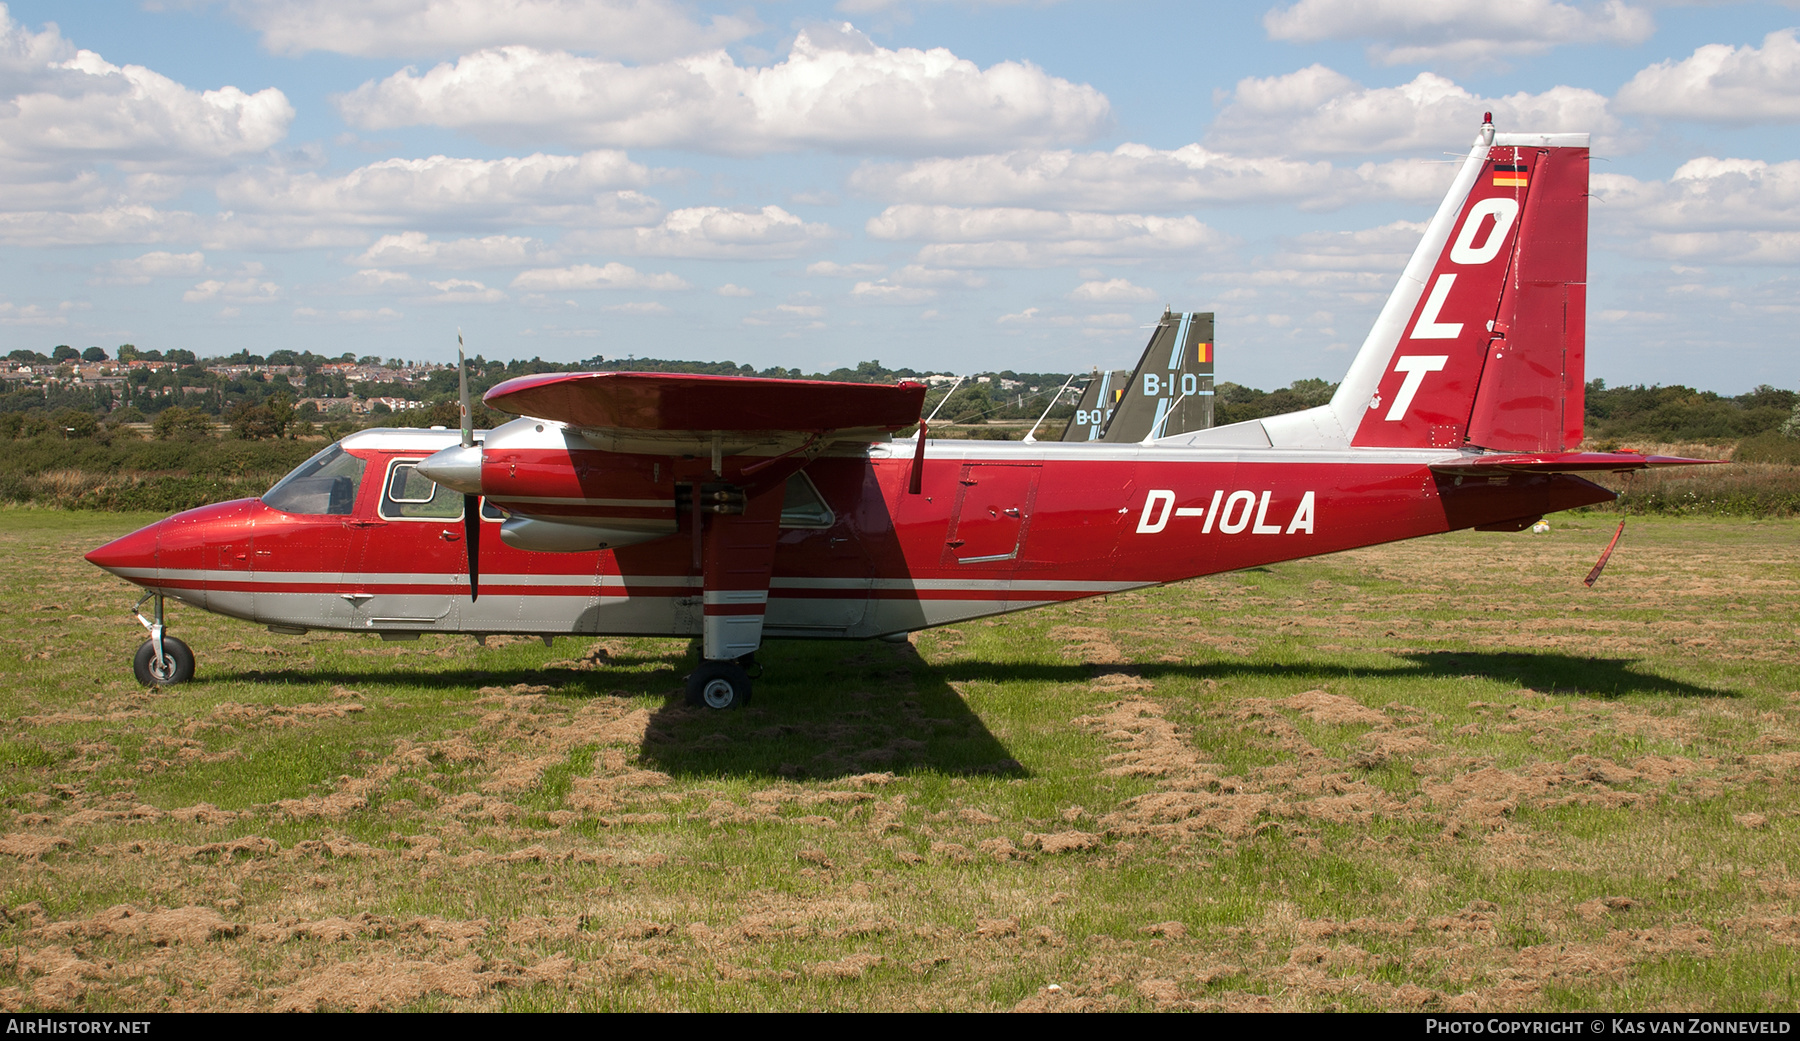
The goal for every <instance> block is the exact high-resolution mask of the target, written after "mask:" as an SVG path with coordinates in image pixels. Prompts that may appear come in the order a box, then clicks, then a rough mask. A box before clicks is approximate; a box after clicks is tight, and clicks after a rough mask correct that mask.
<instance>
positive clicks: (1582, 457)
mask: <svg viewBox="0 0 1800 1041" xmlns="http://www.w3.org/2000/svg"><path fill="white" fill-rule="evenodd" d="M1722 462H1724V460H1723V459H1683V458H1681V457H1680V456H1673V455H1640V454H1638V453H1636V452H1531V453H1525V454H1508V455H1478V456H1472V457H1466V458H1463V459H1454V460H1450V461H1448V462H1443V463H1432V464H1431V468H1432V469H1433V470H1435V471H1437V472H1438V473H1447V474H1467V475H1478V474H1496V475H1497V474H1502V473H1537V474H1567V473H1622V472H1624V471H1626V470H1649V469H1654V468H1660V467H1664V466H1704V465H1710V464H1713V463H1722Z"/></svg>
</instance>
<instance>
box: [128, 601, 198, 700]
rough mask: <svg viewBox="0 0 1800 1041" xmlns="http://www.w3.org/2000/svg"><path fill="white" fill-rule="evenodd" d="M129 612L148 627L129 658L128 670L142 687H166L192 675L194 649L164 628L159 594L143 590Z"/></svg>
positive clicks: (192, 676) (161, 602)
mask: <svg viewBox="0 0 1800 1041" xmlns="http://www.w3.org/2000/svg"><path fill="white" fill-rule="evenodd" d="M146 602H149V603H151V604H152V606H151V609H150V617H149V618H145V617H144V604H145V603H146ZM132 613H133V614H136V615H137V620H138V621H139V622H140V623H142V625H143V626H144V628H145V629H148V630H150V638H149V639H148V640H145V641H144V642H143V643H142V644H141V645H140V646H139V647H138V649H137V655H136V657H134V658H133V659H132V662H131V671H132V673H133V674H135V675H136V676H137V681H138V682H139V683H142V684H143V685H144V686H146V687H167V686H170V685H172V684H176V683H186V682H187V681H188V680H191V679H193V678H194V652H193V651H191V650H189V649H188V645H187V644H185V643H182V642H181V641H180V640H177V639H176V638H175V637H173V636H170V635H169V634H168V632H167V631H166V630H165V628H164V626H163V598H162V594H161V593H145V594H144V598H143V599H142V600H139V601H138V602H137V606H136V607H134V608H132Z"/></svg>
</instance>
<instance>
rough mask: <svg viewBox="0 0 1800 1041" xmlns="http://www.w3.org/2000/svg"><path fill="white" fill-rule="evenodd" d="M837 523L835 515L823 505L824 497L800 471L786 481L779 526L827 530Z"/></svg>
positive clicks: (803, 472) (810, 479)
mask: <svg viewBox="0 0 1800 1041" xmlns="http://www.w3.org/2000/svg"><path fill="white" fill-rule="evenodd" d="M836 523H837V515H836V514H834V513H832V512H831V507H829V506H827V505H825V497H824V496H822V495H820V494H819V489H818V488H817V487H815V486H814V485H813V483H812V478H810V477H808V476H806V473H805V471H800V472H798V473H796V474H794V475H793V476H792V477H789V478H788V479H787V487H786V488H785V489H783V490H782V496H781V526H782V527H784V528H829V527H831V526H832V525H833V524H836Z"/></svg>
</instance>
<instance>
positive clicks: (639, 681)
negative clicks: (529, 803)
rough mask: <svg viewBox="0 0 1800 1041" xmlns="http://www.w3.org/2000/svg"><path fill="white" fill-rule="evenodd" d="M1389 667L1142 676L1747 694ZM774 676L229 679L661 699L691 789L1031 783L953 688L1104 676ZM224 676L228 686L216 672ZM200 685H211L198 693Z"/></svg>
mask: <svg viewBox="0 0 1800 1041" xmlns="http://www.w3.org/2000/svg"><path fill="white" fill-rule="evenodd" d="M1399 657H1400V658H1401V659H1403V660H1402V661H1401V662H1397V663H1394V664H1391V665H1375V666H1352V665H1340V664H1333V663H1325V662H1315V663H1298V664H1290V665H1277V664H1271V663H1264V662H1248V661H1246V662H1236V661H1216V662H1206V663H1200V664H1173V663H1162V662H1158V663H1147V664H1143V665H1139V666H1135V667H1134V671H1136V672H1137V674H1139V675H1141V676H1143V677H1144V678H1145V679H1147V680H1150V681H1152V682H1156V681H1169V682H1176V683H1178V682H1180V681H1182V680H1187V681H1191V682H1196V683H1198V682H1201V681H1204V680H1213V681H1216V682H1227V681H1230V680H1232V679H1290V680H1292V682H1293V684H1294V686H1295V690H1296V691H1298V690H1300V689H1301V688H1303V687H1306V686H1314V685H1317V684H1319V683H1321V682H1330V681H1349V682H1354V681H1356V680H1380V679H1423V680H1445V681H1456V680H1464V679H1466V678H1467V677H1480V678H1484V679H1493V680H1500V681H1502V682H1505V683H1509V684H1512V685H1514V686H1518V687H1530V688H1532V689H1534V690H1538V691H1542V692H1545V693H1554V694H1579V695H1582V696H1586V697H1593V698H1616V697H1621V696H1625V695H1629V694H1659V695H1672V696H1676V697H1706V698H1717V697H1737V696H1739V695H1738V694H1736V693H1734V692H1731V691H1722V690H1714V689H1710V688H1706V687H1700V686H1696V685H1694V684H1690V683H1684V682H1682V681H1680V680H1672V679H1668V678H1665V677H1662V676H1657V675H1653V674H1650V673H1645V672H1639V671H1635V670H1634V668H1633V666H1634V665H1635V664H1636V662H1635V661H1634V660H1632V659H1628V658H1588V657H1582V656H1579V655H1568V654H1553V653H1543V652H1479V653H1477V652H1469V651H1421V652H1412V653H1408V654H1404V655H1400V656H1399ZM763 660H764V662H765V664H766V666H767V670H768V671H767V673H766V675H765V678H764V679H762V680H760V681H759V682H758V683H757V685H756V693H755V697H754V699H753V700H752V702H751V704H750V706H749V707H748V708H746V709H744V710H743V711H737V712H711V711H706V710H701V709H692V708H689V707H688V706H687V705H686V703H685V699H684V697H683V694H682V692H681V690H680V689H679V685H680V682H681V676H682V675H683V673H684V672H685V671H686V670H687V668H688V667H689V666H690V665H691V664H692V656H691V654H684V653H681V652H671V653H667V654H660V655H658V654H650V655H620V656H616V657H614V658H612V659H610V660H608V661H606V662H604V663H602V664H600V665H599V667H595V668H572V667H568V666H549V667H540V668H536V669H522V670H516V671H505V672H501V671H490V670H483V669H470V668H457V669H450V670H445V671H421V672H416V673H414V672H408V671H406V670H404V669H401V668H394V669H317V670H299V669H282V670H268V671H248V672H244V673H239V674H237V675H236V676H234V677H231V678H233V679H237V680H248V681H257V680H266V681H274V682H281V683H321V682H323V683H333V684H342V685H344V686H348V687H351V688H355V687H356V686H357V685H359V684H393V683H400V684H404V685H407V686H416V687H425V688H431V689H437V690H441V691H444V692H446V693H454V692H458V691H461V692H472V691H474V690H476V689H479V688H481V687H487V686H504V687H510V686H513V685H515V684H520V683H523V684H528V685H532V686H537V685H543V686H548V687H551V688H553V689H555V690H556V691H557V692H558V693H560V694H563V695H565V696H570V697H578V698H603V697H617V698H634V699H635V698H660V699H662V702H661V704H660V705H659V706H658V707H656V708H655V709H653V710H652V713H651V720H650V725H649V726H648V727H647V729H646V731H645V735H644V740H643V743H642V745H641V746H640V749H639V753H640V756H641V759H642V761H643V763H644V765H645V766H648V767H651V768H654V769H658V770H662V771H664V772H665V773H669V774H673V775H676V776H686V777H726V776H729V777H768V778H787V779H813V780H830V779H833V778H842V777H849V776H855V775H857V774H863V773H877V772H893V773H897V774H907V773H915V772H929V773H940V774H949V775H961V776H978V775H987V776H996V775H997V776H1004V777H1026V776H1030V771H1029V770H1028V769H1027V768H1026V767H1025V766H1024V765H1022V764H1021V763H1020V762H1019V761H1018V760H1017V758H1015V757H1014V756H1013V754H1012V753H1011V752H1010V751H1009V750H1008V749H1007V747H1006V746H1005V744H1003V743H1002V742H1001V741H1000V739H999V738H998V737H996V736H995V735H994V734H993V732H992V731H990V730H989V729H988V727H987V725H986V723H984V722H983V721H982V719H981V718H980V717H979V716H978V715H977V714H976V713H975V712H974V711H972V710H971V709H970V708H969V707H968V704H967V703H966V702H965V701H964V700H963V698H962V696H961V695H960V694H958V693H957V690H956V688H955V686H954V685H955V684H959V683H968V682H989V683H1002V684H1003V683H1009V682H1015V683H1016V682H1026V683H1069V684H1085V683H1088V682H1091V681H1092V680H1093V678H1094V674H1095V670H1094V668H1093V667H1092V666H1089V665H1082V664H1077V663H1069V664H1041V663H998V662H993V663H990V662H981V661H974V660H962V661H952V662H947V663H943V664H940V665H931V664H928V663H926V662H925V661H923V660H922V659H920V658H919V656H918V654H917V652H916V651H914V650H913V648H912V647H910V646H908V645H904V644H901V645H893V644H883V643H866V644H848V645H847V644H823V643H771V644H769V645H768V646H766V647H765V648H764V654H763ZM214 677H215V678H219V677H218V676H217V674H216V673H215V674H214ZM203 682H204V681H203Z"/></svg>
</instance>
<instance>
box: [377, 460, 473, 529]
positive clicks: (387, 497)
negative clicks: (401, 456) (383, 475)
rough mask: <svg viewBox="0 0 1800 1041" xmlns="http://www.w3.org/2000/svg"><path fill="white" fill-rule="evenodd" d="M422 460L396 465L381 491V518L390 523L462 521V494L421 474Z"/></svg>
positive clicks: (392, 466)
mask: <svg viewBox="0 0 1800 1041" xmlns="http://www.w3.org/2000/svg"><path fill="white" fill-rule="evenodd" d="M418 463H419V461H418V460H417V459H409V460H407V461H406V462H395V463H394V464H392V465H391V466H390V467H389V468H388V479H387V485H386V487H385V488H384V489H383V490H382V496H381V515H382V516H383V517H385V518H387V519H388V520H460V519H461V518H462V512H463V503H462V494H461V493H459V492H455V491H452V490H450V489H449V488H445V487H442V486H440V485H439V484H438V483H437V482H435V481H433V480H431V479H430V478H429V477H426V476H425V475H424V474H422V473H420V472H419V467H418Z"/></svg>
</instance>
